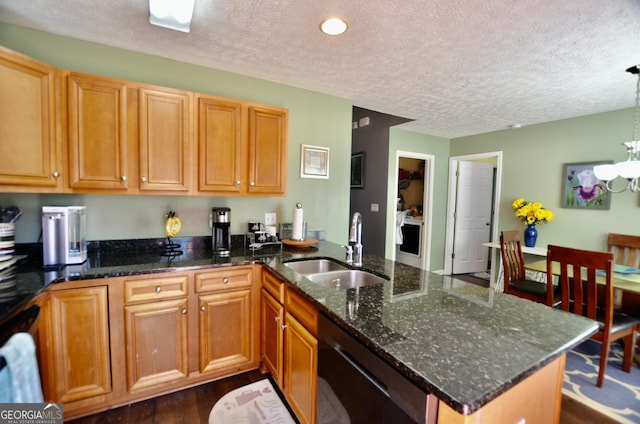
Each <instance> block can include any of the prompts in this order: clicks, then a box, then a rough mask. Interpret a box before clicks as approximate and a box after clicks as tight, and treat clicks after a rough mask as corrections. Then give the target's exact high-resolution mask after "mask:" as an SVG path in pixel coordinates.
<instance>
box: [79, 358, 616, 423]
mask: <svg viewBox="0 0 640 424" xmlns="http://www.w3.org/2000/svg"><path fill="white" fill-rule="evenodd" d="M263 378H265V375H264V374H262V373H260V372H259V371H251V372H248V373H244V374H240V375H237V376H234V377H229V378H226V379H223V380H219V381H216V382H213V383H208V384H204V385H201V386H197V387H193V388H190V389H186V390H182V391H180V392H177V393H173V394H169V395H165V396H160V397H158V398H155V399H150V400H146V401H142V402H138V403H134V404H131V405H128V406H124V407H121V408H117V409H112V410H110V411H106V412H103V413H100V414H96V415H91V416H89V417H85V418H79V419H77V420H74V421H71V423H72V424H111V423H118V424H197V423H204V424H206V423H208V420H209V412H211V408H213V405H214V404H215V403H216V401H217V400H218V399H220V398H221V397H222V396H223V395H224V394H225V393H228V392H230V391H232V390H234V389H237V388H238V387H242V386H244V385H246V384H250V383H253V382H254V381H258V380H261V379H263ZM274 387H275V384H274ZM292 416H293V414H292ZM616 423H617V421H614V420H612V419H610V418H608V417H606V416H604V415H602V414H600V413H599V412H597V411H595V410H593V409H590V408H588V407H587V406H585V405H583V404H581V403H579V402H576V401H574V400H573V399H571V398H567V397H565V396H563V397H562V410H561V415H560V424H616Z"/></svg>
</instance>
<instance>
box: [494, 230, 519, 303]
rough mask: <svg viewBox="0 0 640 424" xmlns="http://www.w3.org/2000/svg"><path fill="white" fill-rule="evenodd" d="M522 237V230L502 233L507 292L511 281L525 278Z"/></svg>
mask: <svg viewBox="0 0 640 424" xmlns="http://www.w3.org/2000/svg"><path fill="white" fill-rule="evenodd" d="M521 238H522V232H521V231H515V230H514V231H503V232H502V233H501V234H500V252H501V255H502V268H503V271H504V290H505V293H508V290H509V282H511V281H516V280H522V279H524V257H523V256H522V248H521V246H520V240H521Z"/></svg>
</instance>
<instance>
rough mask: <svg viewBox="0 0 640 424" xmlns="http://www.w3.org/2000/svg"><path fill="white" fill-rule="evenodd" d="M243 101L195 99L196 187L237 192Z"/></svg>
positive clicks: (241, 160)
mask: <svg viewBox="0 0 640 424" xmlns="http://www.w3.org/2000/svg"><path fill="white" fill-rule="evenodd" d="M241 121H242V104H241V103H238V102H232V101H228V100H224V99H220V98H215V97H207V96H200V97H199V99H198V190H199V191H201V192H218V193H226V194H239V193H240V192H241V191H242V190H243V187H244V186H246V183H243V181H242V168H243V167H242V164H243V163H244V162H245V160H244V158H243V156H244V155H245V153H244V150H243V146H242V144H243V143H242V140H243V133H242V122H241Z"/></svg>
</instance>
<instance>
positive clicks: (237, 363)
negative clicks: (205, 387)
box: [198, 289, 254, 373]
mask: <svg viewBox="0 0 640 424" xmlns="http://www.w3.org/2000/svg"><path fill="white" fill-rule="evenodd" d="M199 306H200V313H199V314H198V328H199V339H198V340H199V343H200V348H199V356H200V360H199V362H200V366H199V369H200V372H201V373H207V372H215V371H220V370H225V369H236V368H239V367H241V366H243V365H247V364H250V363H251V362H253V361H254V354H253V346H254V343H253V341H252V338H253V325H252V324H251V316H252V312H251V290H250V289H245V290H236V291H231V292H226V293H216V294H209V295H202V296H200V297H199Z"/></svg>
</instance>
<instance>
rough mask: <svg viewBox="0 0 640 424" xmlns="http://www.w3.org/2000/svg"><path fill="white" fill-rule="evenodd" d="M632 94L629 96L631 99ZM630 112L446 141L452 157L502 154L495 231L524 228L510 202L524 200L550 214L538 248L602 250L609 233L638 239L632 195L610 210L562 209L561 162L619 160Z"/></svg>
mask: <svg viewBox="0 0 640 424" xmlns="http://www.w3.org/2000/svg"><path fill="white" fill-rule="evenodd" d="M630 95H631V94H630ZM632 129H633V110H632V109H624V110H620V111H613V112H607V113H602V114H597V115H589V116H583V117H578V118H573V119H565V120H561V121H555V122H550V123H545V124H538V125H531V126H526V127H523V128H521V129H518V130H504V131H497V132H492V133H487V134H480V135H475V136H470V137H461V138H456V139H453V140H451V151H450V154H451V156H458V155H466V154H472V153H481V152H491V151H502V152H503V158H502V193H501V196H500V211H499V218H498V219H499V221H498V228H499V231H501V230H507V229H524V226H523V224H522V223H520V221H518V220H517V219H516V218H515V217H514V216H513V209H512V208H511V202H512V201H513V200H515V199H516V198H519V197H523V198H524V199H525V200H529V201H538V202H541V203H542V205H543V206H544V207H545V208H547V209H550V210H551V211H553V212H554V214H555V218H554V220H553V221H552V222H550V223H547V224H541V225H540V226H538V243H537V245H538V246H545V245H547V244H559V245H563V246H569V247H576V248H584V249H593V250H601V249H604V248H606V241H607V234H608V233H610V232H611V233H624V234H633V235H640V226H638V224H637V221H635V220H636V219H637V218H638V216H639V213H640V208H639V207H640V203H639V197H638V194H637V193H630V192H625V193H618V194H612V195H611V196H612V197H611V207H610V209H609V210H604V211H602V210H601V211H596V210H585V209H568V208H561V207H560V205H561V201H562V190H561V189H562V186H563V183H564V181H563V165H564V164H565V163H579V162H595V161H600V160H613V161H616V162H617V161H622V160H625V159H626V152H625V149H624V147H623V146H621V143H622V142H624V141H628V140H629V139H630V138H631V134H632Z"/></svg>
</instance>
